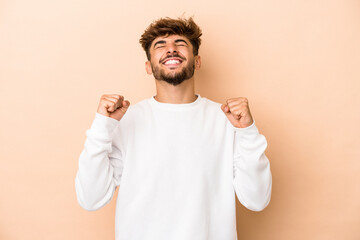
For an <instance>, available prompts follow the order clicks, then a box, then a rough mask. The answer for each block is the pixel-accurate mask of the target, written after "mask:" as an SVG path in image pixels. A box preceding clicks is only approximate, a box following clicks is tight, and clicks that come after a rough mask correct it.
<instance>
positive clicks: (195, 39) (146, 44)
mask: <svg viewBox="0 0 360 240" xmlns="http://www.w3.org/2000/svg"><path fill="white" fill-rule="evenodd" d="M170 35H180V36H185V37H186V38H187V39H189V40H190V42H191V44H192V46H193V53H194V55H195V56H197V55H198V51H199V46H200V44H201V39H200V37H201V35H202V33H201V29H200V28H199V26H198V25H196V23H195V22H194V21H193V19H192V18H191V17H190V18H189V19H184V18H178V19H172V18H169V17H166V18H160V19H159V20H157V21H154V22H153V23H152V24H150V25H149V26H148V28H147V29H146V30H145V32H144V33H143V34H142V35H141V38H140V40H139V42H140V44H141V46H142V47H143V49H144V50H145V52H146V56H147V59H148V60H150V46H151V43H152V42H153V41H154V40H155V38H157V37H161V36H170Z"/></svg>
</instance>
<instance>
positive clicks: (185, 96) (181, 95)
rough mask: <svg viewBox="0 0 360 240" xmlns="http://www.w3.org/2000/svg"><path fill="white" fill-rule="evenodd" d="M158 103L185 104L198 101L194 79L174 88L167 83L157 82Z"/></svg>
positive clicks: (156, 97)
mask: <svg viewBox="0 0 360 240" xmlns="http://www.w3.org/2000/svg"><path fill="white" fill-rule="evenodd" d="M155 99H156V101H158V102H163V103H174V104H183V103H191V102H194V101H195V100H196V99H197V96H196V95H195V87H194V77H192V78H190V79H187V80H185V81H183V82H182V83H181V84H179V85H177V86H174V85H171V84H169V83H167V82H165V81H160V80H156V96H155Z"/></svg>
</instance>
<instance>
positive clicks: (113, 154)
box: [75, 95, 272, 240]
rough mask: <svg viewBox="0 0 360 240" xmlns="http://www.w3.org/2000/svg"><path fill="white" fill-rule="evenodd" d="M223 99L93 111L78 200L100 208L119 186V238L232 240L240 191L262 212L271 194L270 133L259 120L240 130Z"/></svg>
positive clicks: (89, 207) (149, 103)
mask: <svg viewBox="0 0 360 240" xmlns="http://www.w3.org/2000/svg"><path fill="white" fill-rule="evenodd" d="M220 106H221V104H219V103H215V102H213V101H211V100H209V99H206V98H203V97H201V96H200V95H198V98H197V100H196V101H194V102H192V103H188V104H169V103H160V102H157V101H156V100H155V99H154V98H150V99H146V100H143V101H141V102H139V103H137V104H135V105H134V106H130V107H129V109H128V111H127V112H126V114H125V115H124V117H123V118H122V119H121V120H120V121H117V120H115V119H112V118H109V117H106V116H103V115H101V114H98V113H96V116H95V119H94V122H93V123H92V126H91V128H90V129H89V130H87V132H86V135H87V139H86V142H85V146H84V149H83V151H82V153H81V155H80V159H79V170H78V173H77V176H76V180H75V185H76V193H77V199H78V202H79V204H80V205H81V206H82V207H83V208H85V209H87V210H97V209H99V208H101V207H103V206H104V205H105V204H107V203H108V202H109V201H110V200H111V199H112V197H113V194H114V191H115V188H116V186H119V192H118V198H117V205H116V217H115V239H116V240H234V239H237V237H236V210H235V193H236V195H237V197H238V199H239V201H240V202H241V203H242V204H243V205H244V206H245V207H247V208H248V209H251V210H254V211H261V210H262V209H264V208H265V207H266V206H267V205H268V203H269V201H270V195H271V186H272V177H271V172H270V164H269V161H268V159H267V157H266V156H265V154H264V151H265V149H266V147H267V142H266V139H265V137H264V136H263V135H260V134H259V132H258V130H257V128H256V126H255V124H253V125H251V126H249V127H247V128H235V127H233V125H232V124H231V123H230V122H229V121H228V119H227V117H226V116H225V114H224V113H223V112H222V110H221V108H220Z"/></svg>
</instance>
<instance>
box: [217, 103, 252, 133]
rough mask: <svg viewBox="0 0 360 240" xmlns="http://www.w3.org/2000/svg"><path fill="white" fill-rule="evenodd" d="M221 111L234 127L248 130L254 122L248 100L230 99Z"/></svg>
mask: <svg viewBox="0 0 360 240" xmlns="http://www.w3.org/2000/svg"><path fill="white" fill-rule="evenodd" d="M221 110H223V112H224V113H225V115H226V117H227V118H228V119H229V121H230V122H231V124H232V125H233V126H234V127H237V128H246V127H249V126H250V125H251V124H252V123H253V122H254V120H253V118H252V116H251V113H250V108H249V102H248V100H247V99H246V98H243V97H239V98H230V99H228V100H226V104H223V105H221Z"/></svg>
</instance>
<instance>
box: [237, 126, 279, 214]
mask: <svg viewBox="0 0 360 240" xmlns="http://www.w3.org/2000/svg"><path fill="white" fill-rule="evenodd" d="M266 147H267V142H266V139H265V137H264V136H263V135H261V134H259V132H258V130H257V128H256V126H255V124H253V125H252V126H250V127H248V128H246V129H237V130H236V133H235V146H234V148H235V151H234V188H235V192H236V195H237V197H238V199H239V201H240V202H241V203H242V204H243V205H244V206H245V207H246V208H248V209H250V210H253V211H261V210H263V209H264V208H265V207H266V206H267V205H268V204H269V201H270V197H271V188H272V176H271V171H270V163H269V160H268V159H267V157H266V155H265V149H266Z"/></svg>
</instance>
